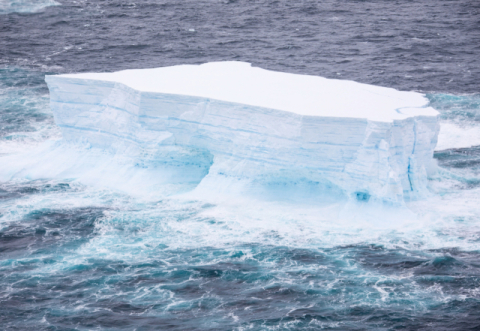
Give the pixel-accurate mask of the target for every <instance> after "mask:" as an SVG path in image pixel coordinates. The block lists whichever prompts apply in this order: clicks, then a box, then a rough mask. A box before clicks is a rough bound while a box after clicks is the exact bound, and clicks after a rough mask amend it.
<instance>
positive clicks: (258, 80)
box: [46, 62, 438, 204]
mask: <svg viewBox="0 0 480 331" xmlns="http://www.w3.org/2000/svg"><path fill="white" fill-rule="evenodd" d="M46 80H47V83H48V86H49V89H50V97H51V108H52V110H53V112H54V115H55V121H56V123H57V125H58V126H59V127H60V128H61V130H62V133H63V137H64V139H66V140H67V141H70V142H73V143H77V142H81V143H88V144H89V145H90V146H92V147H95V148H101V149H105V150H108V151H114V152H115V153H123V154H125V155H130V156H131V157H134V158H136V159H138V162H139V164H141V165H143V166H145V167H149V166H153V165H154V164H156V163H158V162H177V161H175V160H174V158H172V159H171V160H166V159H165V153H164V152H163V151H164V150H165V149H166V148H169V147H171V146H182V147H185V148H188V149H192V150H196V151H198V153H199V154H198V153H197V154H196V155H203V158H204V160H203V161H202V162H204V163H205V162H207V163H208V162H210V163H212V162H211V157H213V164H212V165H211V166H210V163H209V166H210V168H209V171H208V175H206V177H205V178H204V179H203V180H202V182H201V183H200V184H199V185H200V186H202V187H205V188H209V189H212V190H217V191H229V190H233V189H234V187H238V183H240V182H241V183H243V184H242V185H243V186H244V188H245V187H247V186H248V187H250V188H252V187H257V188H258V187H274V188H275V187H276V188H277V189H278V190H282V189H283V188H285V187H287V188H288V187H293V186H297V187H302V188H308V187H309V188H311V187H312V185H313V186H315V187H316V189H318V190H319V191H323V192H331V193H328V194H333V195H335V194H338V195H343V196H347V197H349V198H350V199H353V200H356V201H360V202H366V201H370V200H379V201H384V202H388V203H392V204H401V203H403V202H404V201H405V200H411V199H416V198H420V197H422V196H424V195H425V194H427V188H426V180H427V176H428V175H429V174H431V173H432V172H433V171H434V169H435V164H434V163H433V150H434V148H435V145H436V142H437V136H438V124H437V112H436V111H435V110H433V109H432V108H429V107H426V104H427V103H428V101H427V99H426V98H424V96H423V95H421V94H418V93H413V92H399V91H396V90H393V89H388V88H382V87H373V86H369V85H365V84H359V83H354V82H350V81H339V80H328V79H325V78H321V77H313V76H303V75H293V74H284V73H277V72H272V71H267V70H263V69H259V68H253V67H251V66H250V65H249V64H246V63H241V62H219V63H209V64H205V65H200V66H193V65H192V66H178V67H169V68H159V69H150V70H130V71H123V72H118V73H111V74H108V73H107V74H77V75H59V76H47V78H46ZM205 160H207V161H205ZM147 161H148V162H147ZM197 161H198V160H194V159H192V160H187V161H185V160H183V161H182V162H192V163H195V162H197ZM198 162H199V161H198ZM200 163H201V162H200ZM200 163H199V164H200ZM255 185H256V186H255ZM256 192H257V193H258V194H263V193H262V190H261V189H256ZM287 192H288V189H287ZM287 194H288V193H287Z"/></svg>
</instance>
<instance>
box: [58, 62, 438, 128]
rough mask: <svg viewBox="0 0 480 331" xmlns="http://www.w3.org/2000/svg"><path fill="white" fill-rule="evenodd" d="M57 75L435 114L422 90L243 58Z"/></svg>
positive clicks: (258, 99) (347, 111) (254, 100)
mask: <svg viewBox="0 0 480 331" xmlns="http://www.w3.org/2000/svg"><path fill="white" fill-rule="evenodd" d="M61 77H69V78H82V79H92V80H102V81H109V82H116V83H122V84H124V85H126V86H128V87H131V88H133V89H135V90H137V91H143V92H155V93H165V94H179V95H188V96H197V97H202V98H209V99H216V100H221V101H228V102H234V103H240V104H245V105H251V106H257V107H263V108H270V109H276V110H283V111H288V112H292V113H295V114H299V115H308V116H329V117H350V118H366V119H369V120H374V121H383V122H391V121H392V120H396V119H405V118H407V117H411V116H420V115H424V116H435V115H437V111H436V110H434V109H433V108H430V107H427V104H428V99H427V98H425V96H424V95H422V94H420V93H415V92H401V91H397V90H395V89H392V88H386V87H379V86H372V85H367V84H360V83H357V82H353V81H345V80H335V79H326V78H323V77H317V76H308V75H297V74H290V73H283V72H276V71H270V70H265V69H261V68H256V67H252V66H251V65H250V63H245V62H234V61H232V62H212V63H206V64H202V65H179V66H173V67H164V68H155V69H139V70H125V71H118V72H113V73H83V74H66V75H61Z"/></svg>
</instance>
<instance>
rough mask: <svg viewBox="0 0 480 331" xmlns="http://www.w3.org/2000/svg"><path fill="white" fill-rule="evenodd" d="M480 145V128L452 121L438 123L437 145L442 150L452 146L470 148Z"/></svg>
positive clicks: (438, 149)
mask: <svg viewBox="0 0 480 331" xmlns="http://www.w3.org/2000/svg"><path fill="white" fill-rule="evenodd" d="M473 146H480V130H479V129H478V127H476V126H472V125H460V124H456V123H453V122H443V123H441V124H440V133H439V135H438V142H437V147H436V148H435V150H437V151H442V150H445V149H452V148H470V147H473Z"/></svg>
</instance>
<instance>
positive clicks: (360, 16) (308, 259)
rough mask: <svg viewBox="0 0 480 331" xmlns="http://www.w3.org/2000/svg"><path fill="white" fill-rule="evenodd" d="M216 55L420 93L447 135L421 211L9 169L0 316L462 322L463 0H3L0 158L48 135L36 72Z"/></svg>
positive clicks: (467, 319)
mask: <svg viewBox="0 0 480 331" xmlns="http://www.w3.org/2000/svg"><path fill="white" fill-rule="evenodd" d="M219 60H240V61H247V62H251V63H252V64H253V65H256V66H260V67H263V68H267V69H273V70H279V71H285V72H294V73H304V74H314V75H320V76H324V77H330V78H340V79H350V80H356V81H359V82H364V83H370V84H376V85H382V86H389V87H394V88H397V89H401V90H417V91H423V92H425V93H428V94H427V96H428V98H429V99H430V101H431V105H432V106H433V107H434V108H436V109H437V110H439V111H440V112H441V116H440V117H441V125H442V129H441V133H440V138H441V141H442V145H441V146H443V147H445V148H440V149H439V150H438V151H437V152H436V153H435V157H436V159H437V160H438V164H439V166H440V171H439V174H438V175H437V176H436V177H435V178H430V179H429V181H430V189H431V193H432V196H431V198H429V199H427V200H426V201H417V202H412V203H411V204H410V205H409V208H410V209H411V210H413V211H414V212H416V213H418V214H419V215H421V218H420V219H421V221H418V222H417V223H415V224H384V223H385V222H383V220H382V219H379V220H377V222H375V223H374V224H370V223H368V222H354V223H348V224H347V223H346V224H332V223H329V222H328V220H327V221H325V220H323V219H322V217H320V216H321V215H319V214H318V210H316V209H315V207H314V206H313V207H312V206H298V205H296V204H285V203H280V204H276V203H275V202H269V203H268V204H266V205H262V204H260V203H259V204H258V205H257V204H254V205H249V206H248V208H244V207H242V206H240V207H239V206H233V207H231V206H222V205H221V204H219V205H213V204H206V203H203V202H201V201H194V200H185V199H177V198H169V197H164V198H161V199H156V200H153V201H152V199H142V198H138V197H134V196H131V195H129V194H128V193H119V192H116V191H113V190H108V189H105V188H98V187H95V186H94V185H88V184H82V181H78V180H75V179H74V178H70V177H68V176H65V177H63V178H62V177H58V176H56V177H55V178H53V177H52V178H49V177H46V178H42V179H35V180H33V179H30V178H22V179H19V176H17V177H15V178H11V179H9V180H6V181H2V182H0V330H320V329H331V330H397V329H402V330H479V329H480V314H479V312H480V207H479V206H480V148H479V147H478V145H480V2H478V1H466V0H463V1H462V0H457V1H446V0H441V1H425V0H424V1H405V0H398V1H387V0H383V1H380V0H376V1H374V0H364V1H351V0H350V1H347V0H344V1H342V0H339V1H332V0H330V1H297V2H292V1H190V0H186V1H153V0H146V1H136V2H133V1H132V2H127V1H118V0H105V1H101V0H92V1H86V0H78V1H68V0H59V1H58V2H57V3H55V2H54V1H50V0H37V1H33V0H0V162H2V156H5V155H11V154H16V153H18V154H22V153H23V154H22V155H26V157H29V153H32V155H33V153H35V151H36V150H37V149H38V148H40V147H39V146H43V144H48V143H49V142H51V141H54V140H56V139H58V138H59V137H60V133H59V130H58V129H57V127H56V126H55V124H54V121H53V117H52V114H51V112H50V110H49V105H48V100H49V97H48V89H47V87H46V84H45V83H44V75H45V74H46V73H49V74H51V73H65V72H87V71H114V70H120V69H127V68H149V67H159V66H167V65H175V64H185V63H203V62H209V61H219ZM439 143H440V142H439ZM52 157H53V156H52ZM59 162H61V160H60V161H59ZM38 167H39V168H41V167H42V164H38ZM20 170H21V169H18V171H20ZM112 171H113V169H112ZM0 175H2V174H0ZM120 180H121V179H120Z"/></svg>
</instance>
